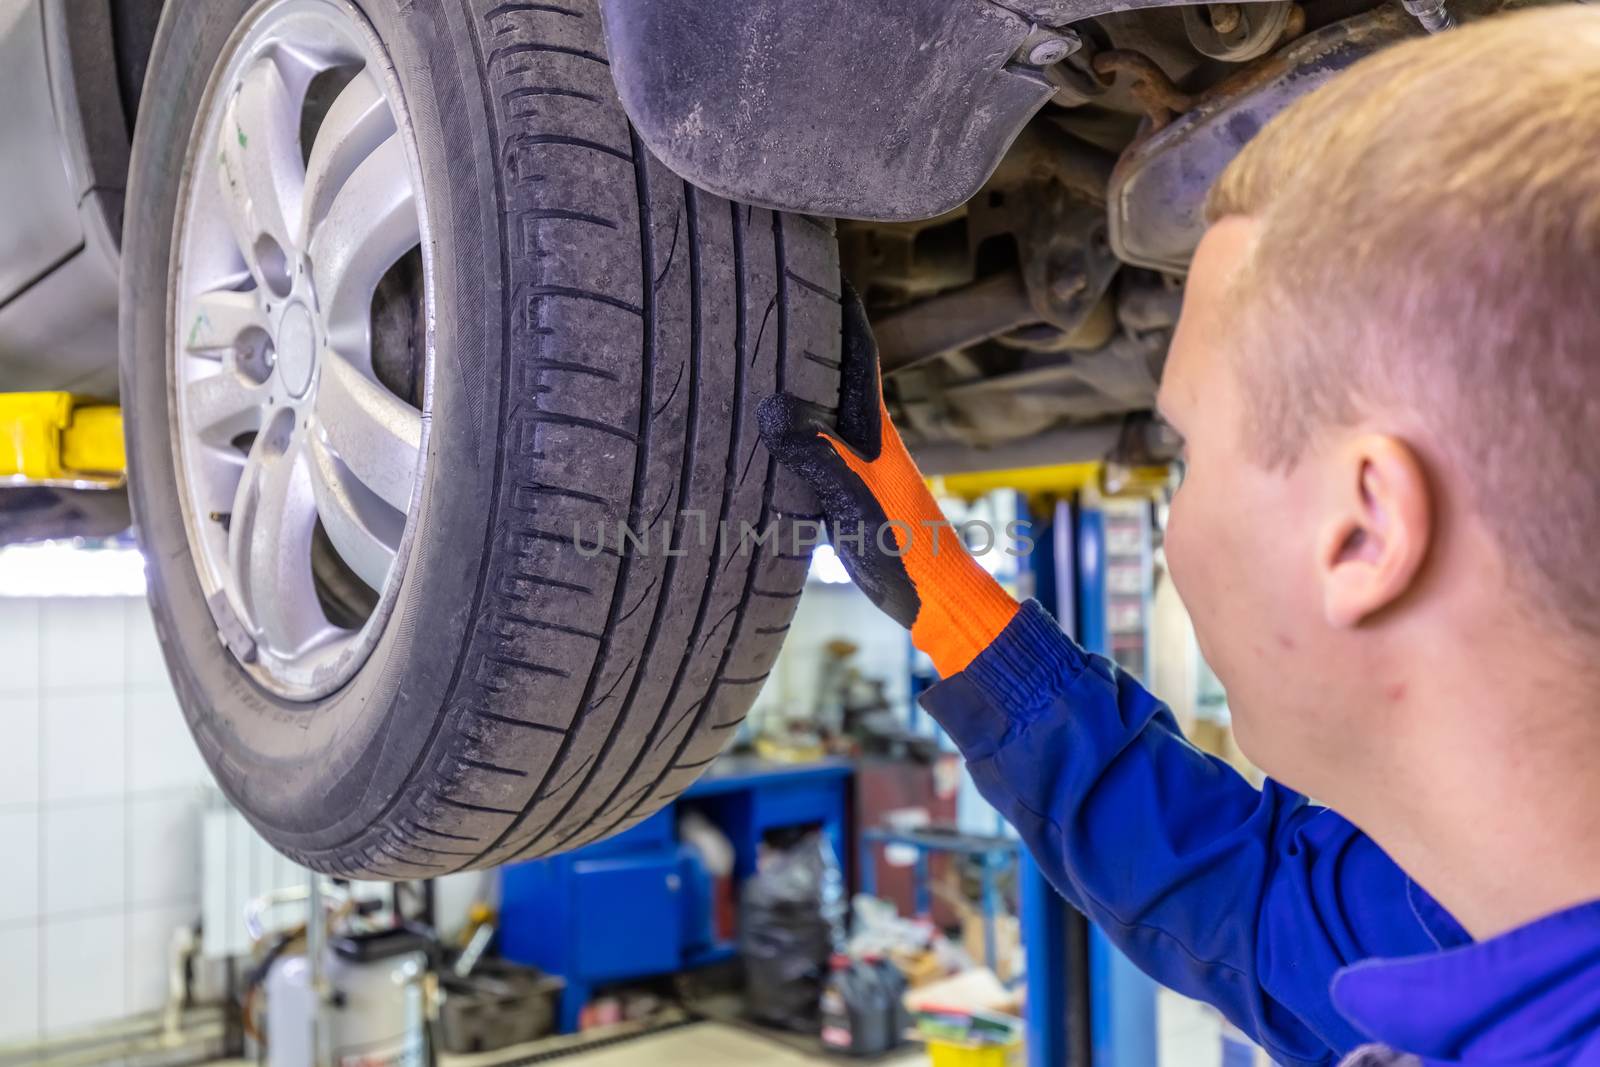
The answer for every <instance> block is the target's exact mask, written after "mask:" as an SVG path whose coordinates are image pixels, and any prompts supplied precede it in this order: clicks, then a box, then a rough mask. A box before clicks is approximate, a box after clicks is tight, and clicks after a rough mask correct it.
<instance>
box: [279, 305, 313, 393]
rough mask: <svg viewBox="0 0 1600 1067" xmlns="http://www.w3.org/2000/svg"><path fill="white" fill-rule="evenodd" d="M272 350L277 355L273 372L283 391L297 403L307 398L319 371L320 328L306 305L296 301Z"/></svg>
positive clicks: (280, 328)
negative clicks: (281, 383) (307, 393)
mask: <svg viewBox="0 0 1600 1067" xmlns="http://www.w3.org/2000/svg"><path fill="white" fill-rule="evenodd" d="M273 347H274V349H275V350H276V352H277V358H276V361H275V365H274V367H273V371H274V373H276V374H277V375H278V377H279V379H280V380H281V381H282V382H283V388H284V389H285V390H286V391H287V392H288V394H289V395H290V396H291V397H294V398H295V399H299V398H301V397H303V396H305V395H306V391H307V390H308V389H310V388H311V380H312V377H313V376H314V375H315V373H316V369H317V327H316V322H315V321H314V320H313V319H312V316H311V312H310V311H309V310H307V308H306V306H305V305H304V304H302V303H300V302H298V301H296V302H294V303H292V304H290V305H289V307H288V309H287V310H286V311H284V313H283V318H281V319H279V320H278V336H277V339H276V343H275V344H274V346H273Z"/></svg>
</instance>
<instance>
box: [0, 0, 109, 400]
mask: <svg viewBox="0 0 1600 1067" xmlns="http://www.w3.org/2000/svg"><path fill="white" fill-rule="evenodd" d="M0 70H3V71H5V72H6V77H5V96H6V98H7V100H8V103H10V104H11V105H12V106H7V107H4V108H0V204H4V205H6V208H5V210H3V211H0V367H3V381H0V387H3V388H4V389H6V390H8V391H13V392H21V391H33V390H44V389H59V390H68V391H71V392H75V393H80V394H83V395H86V396H93V397H98V398H102V399H114V398H115V397H116V395H117V271H118V245H119V237H120V234H121V227H122V193H123V186H124V183H125V182H126V178H127V158H128V140H127V129H126V126H125V124H124V119H123V116H122V110H121V96H120V93H119V91H118V88H117V82H116V64H115V62H114V56H113V47H112V37H111V19H110V11H109V7H108V6H107V4H106V3H105V0H23V2H22V3H19V4H13V5H8V6H7V7H6V8H5V9H4V12H3V13H0ZM24 206H25V207H24Z"/></svg>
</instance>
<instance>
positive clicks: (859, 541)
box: [757, 286, 1018, 677]
mask: <svg viewBox="0 0 1600 1067" xmlns="http://www.w3.org/2000/svg"><path fill="white" fill-rule="evenodd" d="M842 374H843V383H842V385H841V386H840V403H839V419H838V434H837V435H836V434H835V433H834V432H833V429H832V427H831V425H830V421H831V420H829V418H828V416H827V413H826V412H825V411H822V410H820V409H818V408H817V407H816V406H815V405H813V404H810V403H807V402H806V401H804V400H801V399H799V398H798V397H795V396H792V395H790V394H788V393H777V394H774V395H773V396H769V397H767V398H766V399H765V400H763V401H762V402H761V407H760V409H759V410H758V412H757V419H758V420H759V421H760V425H761V437H762V440H764V441H765V442H766V444H767V448H768V449H770V450H771V452H772V454H773V455H775V456H776V457H778V460H779V461H780V462H781V463H783V464H784V465H785V466H787V467H788V468H789V469H790V470H792V471H794V472H795V473H796V474H798V475H800V477H802V478H804V479H805V480H806V481H807V482H809V483H810V484H811V487H812V489H813V490H815V492H816V494H817V497H818V499H819V500H820V501H821V502H822V510H823V513H824V515H825V516H826V518H827V524H828V530H829V539H830V540H831V541H832V542H833V546H834V549H835V550H836V551H837V552H838V553H839V556H840V558H841V559H842V560H843V561H844V565H845V569H846V570H848V571H849V572H850V577H851V578H853V579H855V583H856V585H857V586H859V587H860V588H861V591H862V592H864V593H866V594H867V597H868V598H869V599H871V600H872V602H873V603H875V604H877V605H878V607H880V608H882V609H883V610H884V611H885V612H887V613H888V614H889V616H890V617H891V618H893V619H894V620H895V621H896V622H898V623H900V625H902V626H904V627H906V628H907V629H909V630H910V631H911V641H912V643H913V644H915V645H916V646H917V647H918V648H920V649H921V650H922V651H924V652H926V653H927V654H928V656H929V657H930V658H931V659H932V660H933V665H934V667H935V668H937V670H938V671H939V673H940V674H941V675H944V676H945V677H949V676H950V675H952V674H955V673H956V672H958V671H961V670H963V669H965V668H966V666H967V664H969V663H971V662H972V659H973V657H974V656H976V655H977V654H978V653H979V652H981V651H982V650H983V649H984V648H985V647H987V646H988V645H989V643H990V642H992V641H993V640H994V639H995V638H996V637H998V636H999V635H1000V631H1001V630H1003V629H1005V627H1006V624H1007V623H1008V622H1010V621H1011V617H1012V616H1013V615H1015V614H1016V613H1017V607H1018V605H1017V602H1016V600H1015V599H1013V598H1012V597H1011V595H1010V594H1009V593H1007V592H1006V591H1005V590H1004V589H1002V588H1001V587H1000V584H999V583H998V582H996V581H995V580H994V578H993V577H992V576H991V575H990V574H989V573H988V572H987V571H985V570H984V569H983V568H982V567H981V566H979V565H978V561H977V560H975V559H973V558H972V556H971V554H970V553H968V552H967V548H966V545H965V544H963V543H962V541H961V538H960V536H959V535H958V534H957V533H956V532H955V530H954V529H952V528H951V527H950V525H949V524H948V522H946V520H945V517H944V514H943V513H942V512H941V511H940V510H939V505H938V503H937V502H936V501H935V500H934V499H933V494H932V493H930V492H928V487H927V485H926V483H925V482H924V481H923V478H922V472H921V471H919V470H917V465H916V464H915V463H913V462H912V460H911V456H910V454H909V453H907V452H906V447H905V444H904V443H903V442H902V441H901V440H900V435H899V434H898V433H896V432H895V428H894V423H893V422H891V421H890V419H889V412H888V409H887V408H885V407H884V404H883V388H882V383H881V381H880V379H879V376H878V345H877V342H876V341H875V340H874V339H873V337H872V330H871V327H870V326H868V324H867V316H866V312H865V311H864V310H863V308H862V307H861V301H860V298H859V297H857V296H856V294H855V292H854V290H852V289H850V288H849V287H848V286H846V289H845V302H844V353H843V363H842Z"/></svg>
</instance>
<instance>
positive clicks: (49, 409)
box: [0, 393, 127, 487]
mask: <svg viewBox="0 0 1600 1067" xmlns="http://www.w3.org/2000/svg"><path fill="white" fill-rule="evenodd" d="M126 473H127V457H126V456H125V454H124V453H123V448H122V409H121V408H119V407H117V406H116V405H115V404H106V403H102V402H99V401H94V400H86V399H83V398H81V397H75V396H73V395H72V394H71V393H0V483H11V484H18V483H21V484H27V485H74V486H82V485H85V484H89V485H104V486H108V487H110V486H117V485H121V484H122V481H123V478H124V477H125V475H126Z"/></svg>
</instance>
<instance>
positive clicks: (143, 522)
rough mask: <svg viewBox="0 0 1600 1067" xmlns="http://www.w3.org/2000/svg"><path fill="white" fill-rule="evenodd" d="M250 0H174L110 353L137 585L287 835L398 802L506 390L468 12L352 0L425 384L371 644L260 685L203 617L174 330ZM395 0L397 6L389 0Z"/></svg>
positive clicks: (458, 625) (472, 544) (476, 529)
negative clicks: (400, 537)
mask: <svg viewBox="0 0 1600 1067" xmlns="http://www.w3.org/2000/svg"><path fill="white" fill-rule="evenodd" d="M253 6H254V5H253V2H252V0H170V2H169V4H168V10H167V11H166V13H165V15H164V16H163V20H162V26H161V31H160V33H159V35H158V38H157V42H156V48H155V53H154V55H153V58H152V62H151V65H150V76H149V78H148V81H147V83H146V88H145V94H144V98H143V104H142V109H141V113H140V118H139V123H138V128H137V129H136V132H135V143H134V151H133V160H132V166H131V168H130V193H131V195H130V201H129V203H130V211H129V212H128V222H127V226H126V232H125V234H124V264H123V277H122V299H121V314H122V327H121V347H122V357H121V370H122V396H123V407H124V412H125V416H126V421H127V437H128V451H129V471H130V477H129V485H130V495H131V498H132V504H133V511H134V519H135V524H136V529H137V532H138V536H139V540H140V542H141V546H142V547H143V549H144V552H145V558H146V567H147V573H148V578H149V597H150V603H151V608H152V612H153V614H154V617H155V622H156V627H157V631H158V633H159V635H160V638H161V644H162V647H163V650H164V654H165V656H166V660H167V665H168V668H169V670H170V673H171V675H172V678H173V681H174V685H175V687H176V689H177V691H178V695H179V698H180V702H181V703H182V705H183V708H184V713H185V715H186V717H187V719H188V721H189V724H190V728H191V730H192V731H193V733H194V735H195V738H196V740H197V742H198V743H199V746H200V748H201V750H202V752H203V753H204V755H205V757H206V759H207V762H208V763H209V764H210V766H211V769H212V772H213V773H214V775H215V776H216V779H217V782H218V784H219V785H220V787H221V788H222V790H223V791H224V792H225V793H226V794H227V795H228V796H229V797H230V798H231V799H232V800H233V801H234V803H235V804H236V805H238V806H239V807H240V808H241V809H243V810H244V811H245V812H246V813H247V814H249V815H250V817H251V818H252V820H253V821H254V822H255V823H256V824H257V826H258V827H259V828H260V829H262V830H263V832H265V833H266V834H267V835H268V836H269V837H270V838H271V839H272V840H273V841H274V843H275V844H277V845H278V846H279V847H280V848H282V849H284V850H285V851H287V852H289V853H291V854H294V853H296V852H324V851H326V850H329V849H332V848H335V847H337V846H338V845H340V844H342V843H344V842H346V841H350V840H352V839H354V838H356V837H358V836H360V835H361V833H362V832H363V831H365V830H366V829H367V828H368V827H369V826H371V825H372V824H373V823H374V822H376V821H378V820H379V819H380V818H382V817H383V815H384V814H385V813H386V812H387V811H388V809H389V808H390V807H391V806H392V805H393V804H394V803H395V802H396V800H397V798H398V797H399V795H400V793H401V791H402V785H403V783H404V782H405V781H406V780H407V778H408V777H409V776H410V774H411V772H412V771H413V769H414V768H415V767H416V765H417V764H418V762H419V761H421V760H423V759H425V758H427V753H428V748H429V742H430V741H431V739H432V737H433V736H434V734H435V732H436V731H437V730H438V729H439V728H440V726H441V724H442V723H443V721H444V719H445V718H446V716H448V715H449V714H450V712H451V709H450V707H449V698H450V694H451V691H452V690H453V689H454V688H455V685H454V683H455V680H456V676H457V674H458V672H459V670H460V669H461V664H462V662H463V659H464V656H463V649H464V648H465V646H466V639H465V635H466V632H467V631H468V629H469V628H470V626H471V625H472V622H473V619H474V617H475V615H476V612H477V604H478V602H479V600H480V598H481V595H482V589H481V588H480V583H481V580H482V579H481V574H482V572H483V561H484V558H485V555H486V550H487V547H488V544H489V541H488V539H489V530H488V516H489V514H490V508H489V502H490V501H492V500H493V499H494V498H495V489H496V486H495V484H494V483H495V476H496V471H497V469H498V467H499V464H498V463H497V462H496V460H497V455H498V450H499V448H500V434H499V432H498V426H499V422H500V414H501V408H502V404H503V400H502V394H501V377H502V375H503V373H504V372H503V352H504V344H505V340H504V338H505V326H504V323H503V312H502V306H503V300H502V294H501V287H502V281H501V278H502V272H501V257H502V247H503V240H502V236H501V234H500V230H499V226H500V223H499V220H498V219H497V218H496V215H495V212H494V209H493V205H494V204H495V203H496V202H497V200H496V195H495V176H494V172H493V166H492V163H491V162H487V161H492V160H493V158H494V147H493V145H492V144H491V143H490V138H489V134H488V123H487V120H486V118H485V112H484V107H485V104H484V100H483V98H482V89H481V83H480V79H479V77H478V75H477V73H476V71H475V69H474V68H475V65H476V61H475V59H474V53H473V48H474V43H473V39H472V37H471V35H470V28H469V27H468V26H467V24H466V23H465V20H464V19H463V18H462V16H461V12H460V11H459V9H458V8H457V7H456V6H455V5H435V4H403V5H402V4H401V3H400V2H399V0H356V6H357V7H359V8H360V9H361V10H362V12H363V13H364V14H365V15H366V17H367V19H368V20H369V22H370V23H371V25H372V26H373V28H374V29H375V30H376V31H377V34H378V36H379V38H380V39H381V40H382V42H383V44H384V46H385V48H386V50H387V51H388V54H389V58H390V61H391V62H392V63H393V65H394V69H395V73H396V75H397V77H398V79H399V81H400V84H401V87H402V91H403V94H404V97H405V104H406V107H407V109H408V110H409V112H410V115H411V120H412V124H413V129H414V133H415V143H416V147H417V151H418V157H419V163H420V169H421V172H422V178H423V187H424V197H425V201H426V203H427V205H428V212H427V214H428V218H427V225H426V227H425V228H426V229H427V231H428V233H427V238H426V239H427V240H428V241H429V242H430V245H431V249H430V250H431V262H432V287H433V291H432V305H433V309H434V317H433V330H432V341H433V404H432V415H431V422H430V432H429V444H428V465H427V476H426V478H425V480H424V482H423V484H422V486H421V490H420V492H421V494H422V499H421V503H420V509H419V514H418V516H417V520H416V529H415V534H414V538H413V542H412V547H411V554H410V557H409V559H408V561H407V567H406V572H405V574H404V575H403V577H402V585H401V589H400V591H399V595H398V597H397V599H396V602H395V605H394V609H393V612H392V614H391V615H390V618H389V620H388V624H387V626H386V628H385V631H384V633H383V635H382V637H381V638H380V640H379V643H378V645H377V647H376V648H375V649H374V651H373V653H372V655H371V656H370V658H369V659H368V660H367V662H366V663H365V664H364V665H363V666H362V668H361V669H360V670H359V671H358V673H357V674H356V675H355V677H354V678H352V679H351V681H350V682H349V683H347V684H346V685H345V686H344V687H343V688H341V689H340V690H338V691H337V692H335V693H334V694H332V695H330V696H329V697H327V698H325V699H323V700H319V701H316V702H311V703H294V702H290V701H285V700H283V699H281V698H279V697H277V696H275V695H273V694H271V693H269V692H267V691H266V690H265V689H263V688H262V687H260V686H259V685H257V684H256V683H255V682H254V681H253V680H252V679H251V678H250V676H249V675H248V674H247V673H246V672H245V670H244V669H243V668H242V667H241V666H240V665H239V664H238V663H237V661H236V660H235V659H234V658H233V656H232V654H231V653H230V652H229V651H228V650H227V649H226V648H225V647H224V646H223V644H222V643H221V641H220V639H218V638H217V637H216V626H215V623H214V622H213V620H212V617H211V613H210V611H209V609H208V607H207V605H206V601H205V596H204V593H203V591H202V589H201V585H200V581H199V575H198V572H197V570H196V567H195V563H194V559H193V557H192V555H191V551H190V547H189V541H188V536H187V532H186V530H185V524H184V518H183V514H184V513H183V507H182V504H181V502H180V493H181V489H180V481H179V477H178V474H177V471H176V453H175V449H174V437H173V424H174V422H173V405H172V396H171V388H172V385H171V371H172V359H171V354H170V346H169V337H170V330H169V308H170V294H169V293H168V291H167V288H168V286H167V279H168V277H169V268H170V264H171V257H172V255H173V236H174V218H175V214H176V211H177V198H178V192H179V188H180V185H181V181H180V178H181V173H182V169H183V167H184V161H185V159H186V157H187V146H188V144H189V141H190V136H191V130H192V128H193V127H194V125H195V122H196V118H197V114H198V111H199V108H200V105H201V101H202V97H203V94H204V92H205V87H206V82H207V81H208V79H209V76H210V74H209V72H210V71H211V70H212V69H213V68H214V67H215V65H216V63H217V62H218V60H219V58H220V56H221V54H222V52H223V50H224V48H225V47H226V46H227V44H228V42H229V39H230V38H231V36H232V34H233V32H234V30H235V28H236V27H237V26H238V24H239V23H240V21H241V20H242V19H243V18H244V17H245V15H246V14H247V13H248V12H249V10H250V9H251V8H252V7H253ZM402 8H403V10H402Z"/></svg>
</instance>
